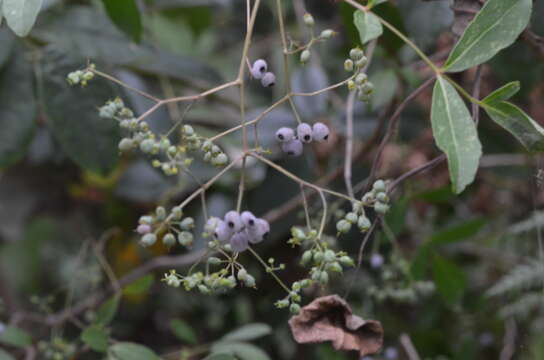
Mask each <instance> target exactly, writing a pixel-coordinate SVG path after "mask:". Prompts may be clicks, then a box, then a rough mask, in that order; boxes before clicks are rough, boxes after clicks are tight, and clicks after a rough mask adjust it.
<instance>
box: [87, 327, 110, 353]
mask: <svg viewBox="0 0 544 360" xmlns="http://www.w3.org/2000/svg"><path fill="white" fill-rule="evenodd" d="M81 341H83V342H84V343H85V344H86V345H88V346H89V347H90V348H91V349H93V350H94V351H98V352H106V350H107V349H108V332H107V331H106V329H104V328H103V327H102V326H97V325H91V326H89V327H87V328H86V329H85V330H83V332H82V333H81Z"/></svg>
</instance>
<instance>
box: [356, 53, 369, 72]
mask: <svg viewBox="0 0 544 360" xmlns="http://www.w3.org/2000/svg"><path fill="white" fill-rule="evenodd" d="M366 64H368V58H367V57H366V56H363V57H361V58H360V59H359V60H357V61H356V62H355V66H357V67H358V68H359V69H360V68H363V67H365V65H366Z"/></svg>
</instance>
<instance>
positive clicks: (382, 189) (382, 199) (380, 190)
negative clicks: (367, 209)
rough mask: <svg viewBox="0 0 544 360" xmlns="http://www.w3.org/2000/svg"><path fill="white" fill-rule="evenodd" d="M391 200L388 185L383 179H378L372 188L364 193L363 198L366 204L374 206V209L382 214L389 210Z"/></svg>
mask: <svg viewBox="0 0 544 360" xmlns="http://www.w3.org/2000/svg"><path fill="white" fill-rule="evenodd" d="M389 200H390V199H389V196H388V195H387V186H386V183H385V181H383V180H376V181H375V182H374V184H373V185H372V190H370V191H369V192H367V193H366V194H364V195H363V197H362V199H361V201H362V202H363V203H364V204H365V205H367V206H373V207H374V211H375V212H376V213H378V214H381V215H384V214H385V213H387V212H388V211H389Z"/></svg>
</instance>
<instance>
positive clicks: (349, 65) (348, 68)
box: [344, 59, 353, 71]
mask: <svg viewBox="0 0 544 360" xmlns="http://www.w3.org/2000/svg"><path fill="white" fill-rule="evenodd" d="M344 70H346V71H353V60H351V59H346V61H344Z"/></svg>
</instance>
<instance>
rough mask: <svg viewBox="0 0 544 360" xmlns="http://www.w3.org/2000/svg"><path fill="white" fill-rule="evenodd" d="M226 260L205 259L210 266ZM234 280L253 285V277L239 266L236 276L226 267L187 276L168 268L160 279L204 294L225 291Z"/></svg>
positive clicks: (232, 286)
mask: <svg viewBox="0 0 544 360" xmlns="http://www.w3.org/2000/svg"><path fill="white" fill-rule="evenodd" d="M228 262H229V261H228V260H221V259H219V258H217V257H213V256H212V257H209V258H208V260H207V263H208V265H211V266H217V265H222V264H227V263H228ZM236 280H238V281H239V282H240V283H242V284H243V285H244V286H247V287H255V278H254V277H253V276H252V275H250V274H249V273H248V272H247V270H246V269H244V268H240V269H239V270H238V271H237V273H236V276H234V275H233V273H232V272H229V271H228V270H227V268H222V269H221V270H219V271H216V272H213V273H208V274H206V275H205V274H204V273H202V272H201V271H199V272H196V273H194V274H192V275H188V276H182V275H180V274H178V273H177V272H176V271H175V270H170V272H169V273H166V274H164V278H163V279H162V281H164V282H166V284H167V285H168V286H172V287H175V288H177V287H179V286H180V285H182V284H183V287H184V288H185V290H187V291H190V290H193V289H198V291H200V293H202V294H206V295H208V294H211V293H212V292H225V291H228V290H230V289H233V288H235V287H236V284H237V281H236Z"/></svg>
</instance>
